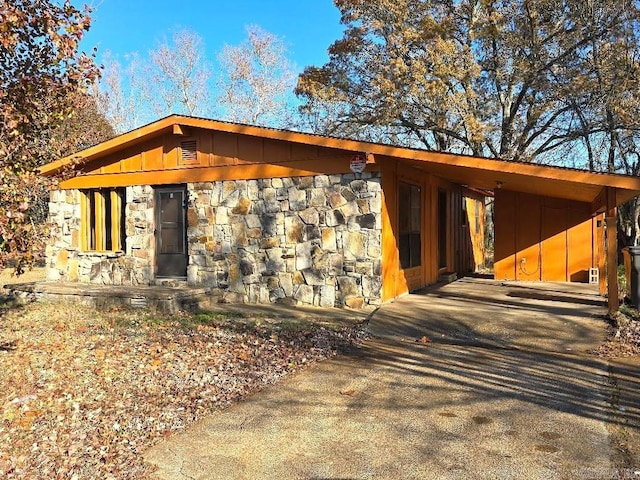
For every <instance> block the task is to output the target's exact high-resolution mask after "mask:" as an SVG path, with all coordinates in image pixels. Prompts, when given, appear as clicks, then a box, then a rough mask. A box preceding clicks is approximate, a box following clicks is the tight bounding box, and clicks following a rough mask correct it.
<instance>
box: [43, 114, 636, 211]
mask: <svg viewBox="0 0 640 480" xmlns="http://www.w3.org/2000/svg"><path fill="white" fill-rule="evenodd" d="M192 128H198V129H207V130H215V131H221V132H227V133H236V134H241V135H248V136H254V137H260V138H265V139H272V140H281V141H288V142H295V143H300V144H306V145H312V146H317V147H326V148H333V149H339V150H341V151H343V152H344V151H353V152H362V153H367V154H370V155H369V157H370V158H373V161H374V163H375V162H376V159H377V158H380V157H387V158H393V159H396V160H398V161H400V162H401V163H404V164H406V165H408V166H411V167H413V168H417V169H420V170H424V171H428V172H429V173H431V174H433V175H436V176H439V177H442V178H444V179H446V180H448V181H451V182H453V183H457V184H460V185H465V186H468V187H470V188H474V189H480V190H486V191H493V190H495V189H498V188H502V189H505V190H512V191H518V192H525V193H532V194H538V195H545V196H551V197H556V198H565V199H569V200H575V201H581V202H587V203H591V204H592V205H593V206H594V211H596V210H597V208H596V207H598V205H599V200H598V199H599V198H602V196H603V191H604V189H605V188H606V187H612V188H615V192H616V197H615V198H616V200H615V201H616V204H618V205H620V204H622V203H624V202H626V201H628V200H630V199H632V198H634V197H635V196H637V195H640V178H638V177H632V176H627V175H617V174H605V173H594V172H587V171H583V170H576V169H568V168H560V167H551V166H546V165H538V164H531V163H518V162H509V161H504V160H496V159H489V158H481V157H471V156H467V155H457V154H450V153H438V152H430V151H426V150H419V149H412V148H403V147H396V146H392V145H385V144H378V143H369V142H360V141H355V140H348V139H342V138H335V137H325V136H321V135H314V134H309V133H301V132H294V131H289V130H279V129H273V128H265V127H256V126H252V125H244V124H237V123H228V122H221V121H217V120H209V119H203V118H195V117H188V116H182V115H171V116H168V117H166V118H163V119H160V120H158V121H156V122H153V123H150V124H148V125H145V126H143V127H140V128H137V129H135V130H132V131H130V132H128V133H124V134H122V135H119V136H117V137H114V138H112V139H110V140H107V141H105V142H102V143H100V144H98V145H95V146H93V147H89V148H87V149H85V150H82V151H80V152H78V153H77V154H74V155H70V156H68V157H65V158H63V159H61V160H57V161H55V162H51V163H48V164H46V165H44V166H43V167H41V168H40V172H41V173H42V174H43V175H54V174H56V173H58V172H60V171H61V170H62V169H63V168H64V167H65V166H67V165H72V164H74V163H76V162H79V163H80V164H86V163H89V162H92V161H94V160H97V159H99V158H102V157H105V156H107V155H110V154H113V153H116V152H118V151H120V150H124V149H128V148H130V147H133V146H135V145H137V144H141V143H143V142H146V141H148V140H149V139H151V138H154V137H157V136H160V135H164V134H173V135H182V136H184V135H188V134H189V131H190V129H192Z"/></svg>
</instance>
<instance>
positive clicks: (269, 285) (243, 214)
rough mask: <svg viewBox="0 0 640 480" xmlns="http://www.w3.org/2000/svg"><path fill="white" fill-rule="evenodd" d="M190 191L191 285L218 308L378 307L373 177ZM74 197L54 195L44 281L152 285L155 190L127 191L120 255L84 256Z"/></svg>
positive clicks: (376, 184) (202, 186) (377, 205)
mask: <svg viewBox="0 0 640 480" xmlns="http://www.w3.org/2000/svg"><path fill="white" fill-rule="evenodd" d="M187 190H188V195H189V202H188V210H187V241H188V253H189V262H188V263H189V265H188V268H187V282H188V284H189V285H192V286H197V287H205V288H207V289H209V291H210V294H211V295H212V296H213V297H217V298H219V300H220V301H223V302H224V301H229V302H245V303H273V302H283V303H291V304H303V305H317V306H348V307H351V308H362V307H365V306H371V305H373V306H375V305H379V304H380V303H381V283H382V275H381V268H382V267H381V257H382V246H381V242H382V226H381V215H380V213H381V208H382V190H381V186H380V177H379V174H378V173H363V174H361V175H359V176H358V178H356V177H355V175H353V174H345V175H318V176H313V177H293V178H274V179H261V180H237V181H219V182H206V183H190V184H188V185H187ZM79 199H80V194H79V192H77V191H59V192H53V193H52V196H51V204H50V210H51V220H52V223H53V224H54V227H53V230H52V237H51V244H50V246H49V248H48V251H47V253H48V266H49V274H48V278H49V280H62V281H78V282H84V283H96V284H98V283H100V284H107V285H109V284H111V285H144V284H150V283H153V282H154V274H153V264H154V258H155V239H154V235H153V231H154V220H155V217H154V209H153V188H152V187H150V186H136V187H128V188H127V191H126V207H125V222H126V237H127V238H126V248H125V251H124V252H113V253H91V252H81V251H80V242H79V239H80V202H79Z"/></svg>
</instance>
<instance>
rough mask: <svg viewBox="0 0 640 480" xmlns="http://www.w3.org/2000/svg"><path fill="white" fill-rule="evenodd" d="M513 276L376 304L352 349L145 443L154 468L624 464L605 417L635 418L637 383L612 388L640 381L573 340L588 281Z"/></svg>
mask: <svg viewBox="0 0 640 480" xmlns="http://www.w3.org/2000/svg"><path fill="white" fill-rule="evenodd" d="M583 287H584V286H583ZM517 288H518V287H513V286H511V285H509V284H502V283H500V282H492V281H488V280H478V279H469V280H462V281H458V282H455V283H453V284H450V285H447V286H445V287H441V288H438V289H432V290H429V291H427V292H422V293H421V294H419V295H409V296H406V297H404V298H401V299H399V300H397V301H396V302H393V303H391V304H387V305H384V306H383V307H381V308H380V309H379V310H378V311H377V312H376V313H375V314H374V315H373V316H372V317H371V318H370V321H369V329H370V331H371V333H372V334H373V335H374V338H372V339H371V340H370V341H368V342H366V343H365V344H364V345H363V346H362V347H361V348H359V349H357V350H355V351H354V352H352V353H351V354H350V355H346V356H343V357H338V358H335V359H333V360H330V361H326V362H322V363H321V364H319V365H317V366H315V367H314V368H312V369H310V370H308V371H306V372H303V373H302V374H299V375H296V376H294V377H292V378H288V379H286V380H285V381H284V382H282V383H281V384H278V385H275V386H273V387H271V388H268V389H266V390H264V391H263V392H260V393H258V394H256V395H255V396H253V397H251V398H249V399H247V400H246V401H243V402H241V403H239V404H237V405H235V406H233V407H232V408H229V409H227V410H225V411H222V412H218V413H215V414H213V415H211V416H210V417H208V418H207V419H205V420H203V421H202V422H199V423H198V424H196V425H194V426H193V427H191V428H189V429H188V430H187V431H186V432H184V433H183V434H180V435H176V436H174V437H172V438H170V439H168V440H167V441H165V442H163V443H161V444H159V445H157V446H156V447H154V448H152V449H151V450H150V451H149V452H147V453H146V455H145V458H146V459H147V460H148V461H150V462H151V463H154V464H155V465H157V466H158V467H159V472H158V478H166V479H169V478H171V479H183V478H185V479H186V478H197V479H218V478H219V479H244V478H263V479H276V478H277V479H280V478H287V479H289V478H291V479H295V478H299V479H332V480H337V479H373V478H375V479H425V478H429V479H460V478H474V479H489V478H509V479H564V478H572V479H573V478H578V479H583V478H635V477H633V476H632V475H633V471H632V470H629V469H628V468H627V467H629V465H630V464H632V463H633V461H635V460H634V459H631V460H630V461H629V462H627V464H625V465H620V464H616V458H617V457H616V455H615V453H616V452H615V451H614V450H613V449H612V446H611V443H610V439H611V436H610V429H611V428H612V427H616V428H626V429H635V428H637V426H638V425H640V415H639V410H640V409H639V404H638V396H637V394H636V396H635V397H633V398H634V399H633V400H629V399H627V397H626V396H625V397H624V398H625V399H624V400H623V399H622V397H623V396H624V395H626V394H624V395H622V394H621V393H620V392H622V390H621V389H622V388H624V392H627V391H634V392H638V391H640V384H639V380H638V378H639V377H638V375H637V372H638V370H637V368H636V366H635V365H631V366H630V365H627V364H625V365H624V366H618V367H616V369H617V372H618V373H619V374H620V375H623V376H624V385H618V386H616V385H613V386H611V385H610V383H609V379H610V376H609V374H610V370H611V367H610V366H609V365H608V363H607V362H606V361H604V360H601V359H598V358H596V357H594V356H589V355H587V354H586V353H585V352H587V351H588V350H590V349H592V348H595V347H596V346H597V345H598V344H599V343H600V342H601V341H602V340H603V338H604V336H605V333H606V323H605V321H604V319H603V314H604V307H602V305H601V304H599V303H598V301H599V299H598V297H597V295H595V293H594V291H593V290H590V289H588V288H583V289H580V286H578V287H577V289H569V288H568V287H566V286H564V285H563V286H561V287H559V288H554V285H550V284H532V285H531V286H530V287H529V288H530V290H518V289H517ZM522 291H525V292H529V293H527V294H526V295H524V296H523V295H514V294H513V293H514V292H522ZM531 292H533V293H531ZM534 294H535V295H534ZM558 296H559V297H561V298H560V299H556V298H555V297H558ZM572 296H573V297H572ZM572 298H574V300H571V299H572ZM423 337H426V338H424V340H423ZM615 395H618V396H619V398H618V399H617V402H616V401H615V398H614V397H615ZM620 395H622V396H620ZM623 404H624V407H623V406H622V405H623ZM614 407H615V408H614ZM620 408H624V412H623V413H624V415H621V413H622V411H621V410H619V409H620ZM623 475H627V476H626V477H625V476H623Z"/></svg>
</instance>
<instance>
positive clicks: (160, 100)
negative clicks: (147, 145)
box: [141, 30, 212, 115]
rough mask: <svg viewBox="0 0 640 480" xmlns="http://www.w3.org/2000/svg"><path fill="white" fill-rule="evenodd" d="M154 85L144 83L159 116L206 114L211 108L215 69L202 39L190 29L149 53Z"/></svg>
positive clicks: (151, 76)
mask: <svg viewBox="0 0 640 480" xmlns="http://www.w3.org/2000/svg"><path fill="white" fill-rule="evenodd" d="M149 56H150V59H151V63H150V65H148V68H149V73H150V76H149V77H148V78H150V79H151V82H145V83H143V84H141V85H142V86H143V87H145V88H144V89H143V93H144V96H145V98H146V99H147V101H148V102H149V104H150V105H151V106H152V107H153V108H154V110H155V113H156V115H166V114H169V113H185V114H188V115H203V114H205V113H207V112H208V111H209V109H210V105H209V86H208V83H209V78H210V77H211V70H212V67H211V65H210V64H209V62H208V61H207V59H206V56H205V50H204V44H203V41H202V38H201V37H200V36H199V35H198V34H196V33H195V32H192V31H190V30H180V31H177V32H176V33H174V34H173V37H172V43H168V42H167V41H165V42H163V43H162V44H160V45H159V46H158V48H157V49H155V50H152V51H151V52H149Z"/></svg>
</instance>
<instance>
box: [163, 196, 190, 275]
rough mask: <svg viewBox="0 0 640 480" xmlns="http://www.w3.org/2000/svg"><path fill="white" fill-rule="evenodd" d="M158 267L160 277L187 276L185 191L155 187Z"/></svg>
mask: <svg viewBox="0 0 640 480" xmlns="http://www.w3.org/2000/svg"><path fill="white" fill-rule="evenodd" d="M155 205H156V252H157V253H156V267H157V276H158V277H186V276H187V248H186V232H187V229H186V210H185V209H186V190H185V187H184V186H173V187H162V188H158V189H156V198H155Z"/></svg>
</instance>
